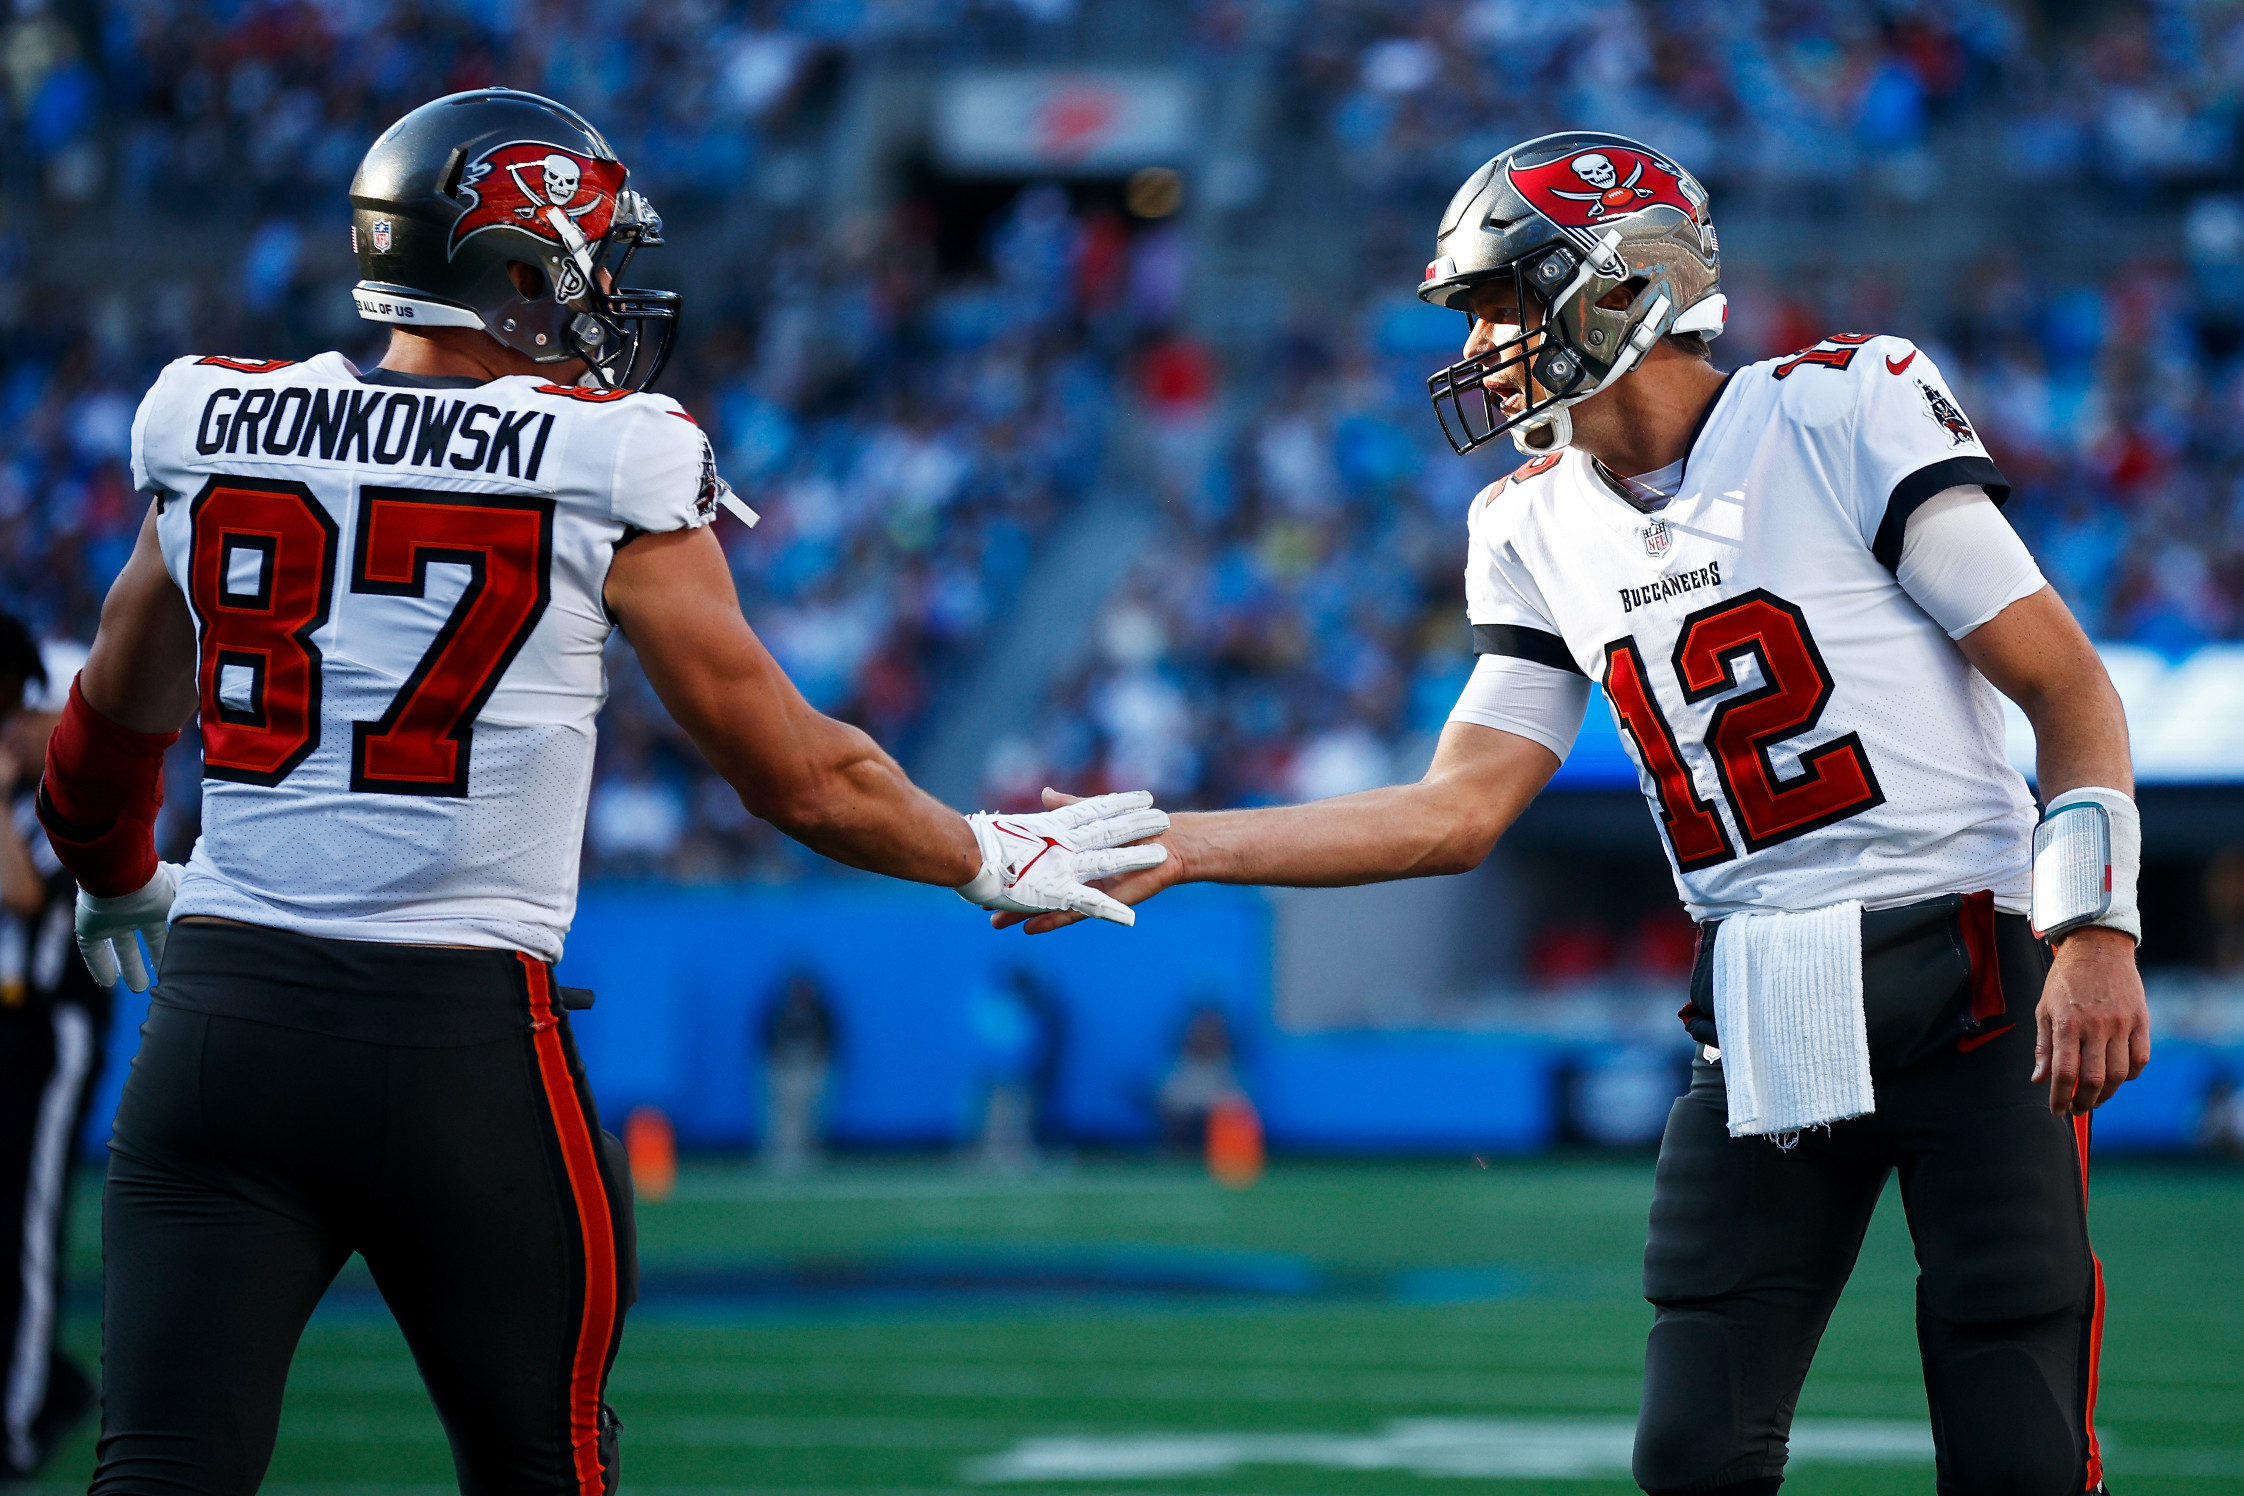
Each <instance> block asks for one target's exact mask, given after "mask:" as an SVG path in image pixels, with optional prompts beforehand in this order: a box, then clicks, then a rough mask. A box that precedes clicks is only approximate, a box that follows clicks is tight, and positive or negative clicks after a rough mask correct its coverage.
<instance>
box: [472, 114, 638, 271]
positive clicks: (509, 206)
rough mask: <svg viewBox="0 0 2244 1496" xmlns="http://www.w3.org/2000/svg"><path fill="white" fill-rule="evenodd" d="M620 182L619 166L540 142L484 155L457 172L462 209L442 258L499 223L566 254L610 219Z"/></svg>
mask: <svg viewBox="0 0 2244 1496" xmlns="http://www.w3.org/2000/svg"><path fill="white" fill-rule="evenodd" d="M623 181H624V170H623V163H622V162H620V161H595V160H593V159H591V158H590V157H586V156H580V155H577V154H576V153H575V152H573V151H565V150H563V149H561V147H559V146H555V145H547V144H545V143H543V142H542V141H535V140H520V141H516V142H514V143H513V144H512V145H502V146H498V147H495V148H494V149H491V150H488V151H485V152H484V153H483V154H482V155H481V156H479V157H477V158H476V159H475V160H474V161H472V162H470V163H469V164H468V166H467V168H466V170H464V171H462V172H461V173H460V189H459V190H460V196H461V197H463V198H465V199H466V200H467V210H466V211H465V212H463V213H462V214H460V216H459V219H458V221H457V222H455V223H454V224H453V225H452V237H451V239H450V240H449V241H448V242H447V243H446V245H445V248H444V253H445V257H446V258H447V259H449V258H450V257H451V256H452V255H453V254H455V253H457V252H458V250H459V247H460V245H461V244H462V243H464V242H466V240H467V239H468V238H469V237H470V236H471V235H474V234H479V233H481V232H483V230H485V229H492V228H498V227H500V226H501V225H502V224H503V225H508V226H511V227H514V228H518V229H523V230H526V231H528V232H530V233H533V234H536V235H538V236H539V237H540V238H545V239H551V240H552V241H553V242H554V243H556V244H559V245H561V246H563V247H564V248H567V249H569V250H572V251H573V250H576V249H578V248H579V247H581V246H582V245H584V244H586V243H595V244H596V243H598V242H599V241H600V239H601V238H602V237H603V236H604V235H605V234H606V233H607V232H608V225H609V223H610V222H612V221H613V220H614V218H615V216H616V194H617V193H618V192H620V191H621V190H622V189H623ZM563 299H564V300H565V299H567V298H563Z"/></svg>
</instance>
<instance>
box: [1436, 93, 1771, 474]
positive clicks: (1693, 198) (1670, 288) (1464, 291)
mask: <svg viewBox="0 0 2244 1496" xmlns="http://www.w3.org/2000/svg"><path fill="white" fill-rule="evenodd" d="M1721 279H1722V277H1721V256H1720V251H1719V248H1718V246H1717V244H1716V242H1715V237H1714V220H1713V218H1712V217H1711V215H1710V214H1709V212H1708V210H1707V196H1706V189H1705V188H1704V187H1701V186H1700V185H1699V183H1698V181H1697V179H1696V178H1694V177H1693V176H1692V175H1691V174H1690V173H1689V172H1687V171H1685V170H1684V169H1683V168H1682V167H1680V166H1677V165H1676V164H1675V163H1674V162H1672V161H1670V160H1668V159H1667V158H1666V157H1665V156H1662V155H1661V154H1660V153H1659V152H1657V151H1655V150H1653V149H1651V148H1650V147H1649V146H1645V145H1640V144H1638V143H1637V142H1636V141H1633V140H1630V139H1628V138H1626V137H1625V136H1620V135H1605V134H1600V133H1597V132H1595V131H1589V130H1572V131H1567V132H1565V133H1563V134H1558V135H1544V136H1539V137H1537V138H1536V139H1534V140H1530V141H1527V142H1526V143H1524V144H1521V145H1515V146H1513V147H1512V148H1511V149H1510V150H1508V151H1506V152H1504V153H1503V154H1502V155H1500V156H1498V157H1496V158H1495V159H1494V160H1492V161H1490V162H1488V163H1487V164H1485V165H1484V166H1482V167H1481V168H1480V170H1478V171H1476V172H1474V173H1473V174H1472V176H1471V177H1470V178H1468V179H1467V180H1466V182H1465V185H1464V186H1462V187H1460V188H1458V189H1457V195H1456V196H1455V197H1453V198H1451V199H1450V202H1449V210H1448V211H1447V212H1446V213H1444V214H1443V215H1442V220H1441V229H1440V231H1439V232H1438V233H1437V234H1436V236H1435V239H1434V258H1433V262H1432V263H1431V264H1429V265H1427V267H1426V271H1425V275H1424V276H1423V277H1422V278H1421V280H1420V282H1419V286H1418V295H1419V298H1420V299H1421V300H1424V301H1429V302H1431V303H1433V304H1434V305H1435V306H1444V307H1450V308H1452V309H1454V310H1457V311H1462V312H1465V313H1466V314H1467V315H1468V316H1469V315H1471V309H1472V304H1473V299H1474V296H1475V295H1476V293H1477V292H1478V291H1479V289H1480V288H1481V287H1482V286H1484V285H1486V284H1487V283H1488V282H1491V281H1500V282H1505V283H1506V285H1505V287H1504V288H1505V289H1508V290H1509V292H1510V294H1511V297H1512V301H1511V305H1512V307H1513V308H1515V309H1516V310H1515V312H1514V315H1516V316H1517V318H1518V321H1517V323H1516V325H1513V326H1511V327H1509V328H1506V329H1501V330H1500V335H1499V338H1498V341H1497V343H1496V345H1495V346H1494V347H1492V348H1490V349H1489V350H1488V351H1487V352H1485V353H1483V354H1480V355H1479V356H1478V357H1475V358H1469V359H1465V360H1462V361H1461V362H1458V363H1454V364H1451V365H1450V366H1449V367H1448V368H1446V369H1443V370H1442V371H1441V372H1440V373H1438V374H1435V375H1433V376H1432V377H1431V378H1429V379H1428V380H1427V381H1426V389H1427V393H1428V394H1429V395H1430V396H1431V397H1432V399H1433V402H1434V415H1435V418H1436V419H1438V420H1439V421H1440V422H1441V428H1442V434H1443V435H1444V436H1446V437H1448V438H1449V444H1450V446H1451V447H1453V448H1455V449H1456V451H1457V452H1458V454H1459V455H1460V456H1462V455H1463V454H1464V453H1467V452H1470V451H1473V450H1474V449H1475V448H1477V447H1480V446H1482V445H1484V444H1486V443H1487V442H1490V441H1493V440H1495V438H1496V437H1497V436H1499V435H1501V434H1503V433H1505V432H1509V433H1511V438H1512V441H1513V443H1514V444H1515V445H1517V446H1518V447H1519V449H1520V450H1521V451H1522V452H1525V453H1528V454H1529V455H1530V456H1533V455H1535V454H1538V453H1543V452H1551V451H1555V450H1556V449H1558V448H1560V447H1563V446H1565V445H1566V444H1567V443H1568V442H1570V441H1572V440H1573V418H1572V417H1571V416H1570V415H1568V414H1567V411H1568V408H1569V407H1571V406H1574V405H1578V404H1580V403H1581V402H1582V401H1584V400H1587V399H1588V398H1589V397H1590V396H1592V395H1594V394H1596V393H1597V392H1598V391H1599V390H1602V389H1604V388H1606V387H1607V386H1609V385H1611V384H1612V383H1613V381H1614V380H1616V379H1619V378H1620V377H1621V376H1622V375H1623V374H1626V373H1627V372H1628V371H1629V370H1631V369H1633V368H1635V367H1636V365H1637V363H1638V361H1639V360H1641V359H1642V358H1643V357H1644V355H1645V353H1646V352H1648V351H1649V350H1650V349H1651V346H1652V344H1653V343H1654V342H1656V341H1658V340H1659V339H1660V338H1662V337H1664V336H1666V335H1667V334H1669V333H1686V332H1695V333H1698V334H1700V335H1701V336H1703V337H1709V338H1712V337H1717V336H1719V335H1720V334H1721V331H1722V324H1723V320H1724V318H1725V316H1726V315H1727V312H1728V306H1729V303H1728V301H1727V300H1726V299H1725V298H1724V297H1723V295H1722V293H1721ZM1628 287H1633V288H1634V290H1633V292H1632V294H1631V296H1630V299H1629V302H1628V304H1627V305H1626V306H1624V307H1604V306H1600V305H1599V303H1600V302H1601V301H1603V300H1604V299H1605V298H1606V297H1608V296H1610V295H1611V294H1612V293H1613V292H1614V291H1616V290H1619V289H1623V288H1628ZM1514 369H1516V370H1517V371H1518V383H1519V386H1520V388H1521V390H1522V392H1523V393H1524V395H1525V396H1526V399H1525V408H1524V409H1522V410H1521V411H1520V413H1519V414H1517V415H1513V416H1506V415H1505V414H1504V409H1503V405H1502V402H1501V401H1500V399H1499V398H1498V396H1497V394H1496V392H1495V391H1493V390H1491V389H1489V388H1488V386H1487V385H1486V383H1484V381H1486V380H1487V379H1489V378H1490V377H1491V376H1494V375H1497V374H1499V373H1502V372H1504V371H1506V370H1514Z"/></svg>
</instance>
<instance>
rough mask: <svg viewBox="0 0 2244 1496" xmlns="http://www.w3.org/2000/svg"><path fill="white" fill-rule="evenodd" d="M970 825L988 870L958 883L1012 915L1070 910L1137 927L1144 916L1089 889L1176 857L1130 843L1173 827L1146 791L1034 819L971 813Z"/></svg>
mask: <svg viewBox="0 0 2244 1496" xmlns="http://www.w3.org/2000/svg"><path fill="white" fill-rule="evenodd" d="M966 824H967V825H969V826H971V827H973V828H974V840H976V841H977V842H979V843H981V846H982V870H981V871H980V872H979V873H976V874H975V875H974V877H973V878H972V879H971V880H970V881H968V882H965V883H961V884H960V885H959V887H958V893H959V897H960V898H963V899H965V900H966V901H967V902H968V903H970V904H979V905H981V906H982V907H983V908H984V909H1002V910H1004V911H1006V912H1008V913H1011V914H1049V913H1052V912H1055V911H1058V910H1063V909H1065V910H1072V911H1073V912H1075V913H1077V914H1087V915H1089V916H1090V917H1091V918H1093V919H1110V920H1112V921H1114V923H1116V924H1118V925H1134V924H1136V923H1137V920H1138V917H1137V913H1136V911H1135V910H1133V909H1131V908H1130V906H1129V905H1127V904H1124V903H1122V902H1121V901H1120V900H1118V899H1114V898H1110V897H1109V896H1108V895H1106V894H1103V893H1101V892H1099V891H1098V890H1097V889H1095V888H1089V887H1086V886H1085V885H1086V884H1088V883H1089V882H1090V881H1091V880H1092V879H1094V878H1111V877H1113V876H1114V875H1115V874H1117V873H1128V872H1134V871H1136V870H1137V869H1139V868H1145V867H1153V866H1155V865H1157V864H1159V863H1161V862H1163V861H1165V860H1167V858H1168V855H1169V849H1168V848H1167V847H1130V846H1124V845H1123V843H1125V842H1134V841H1142V840H1144V839H1145V838H1146V837H1149V836H1159V835H1160V834H1161V833H1162V832H1164V831H1166V830H1168V829H1169V813H1168V812H1167V811H1165V810H1155V809H1153V797H1152V796H1151V795H1149V794H1147V793H1146V792H1145V791H1144V790H1132V791H1130V792H1129V793H1128V794H1122V795H1095V796H1093V797H1092V798H1090V799H1088V800H1078V801H1076V802H1075V803H1074V804H1073V805H1063V806H1061V807H1060V808H1059V809H1058V810H1041V811H1037V812H1035V813H1034V814H1031V815H1017V816H1015V815H991V814H990V813H989V812H987V811H984V812H982V813H981V814H980V815H971V816H968V817H967V818H966Z"/></svg>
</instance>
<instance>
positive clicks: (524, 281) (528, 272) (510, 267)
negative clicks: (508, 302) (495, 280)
mask: <svg viewBox="0 0 2244 1496" xmlns="http://www.w3.org/2000/svg"><path fill="white" fill-rule="evenodd" d="M506 273H507V275H508V276H510V277H511V278H512V279H513V281H514V289H515V290H517V291H519V292H521V293H522V299H523V300H524V301H536V300H538V299H539V298H540V297H542V296H544V295H545V272H543V271H541V270H540V269H538V267H537V266H535V265H525V264H523V263H522V262H521V261H520V260H509V261H507V262H506Z"/></svg>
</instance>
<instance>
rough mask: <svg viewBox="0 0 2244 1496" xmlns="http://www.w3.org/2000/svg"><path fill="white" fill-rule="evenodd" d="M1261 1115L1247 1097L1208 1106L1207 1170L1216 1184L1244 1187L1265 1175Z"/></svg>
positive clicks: (1238, 1188) (1235, 1097)
mask: <svg viewBox="0 0 2244 1496" xmlns="http://www.w3.org/2000/svg"><path fill="white" fill-rule="evenodd" d="M1262 1164H1263V1152H1262V1118H1261V1116H1260V1115H1258V1114H1257V1113H1256V1111H1255V1109H1254V1103H1253V1102H1251V1101H1249V1100H1247V1098H1246V1097H1244V1096H1234V1097H1232V1098H1230V1099H1229V1100H1227V1101H1219V1102H1217V1103H1216V1104H1215V1105H1214V1106H1213V1107H1210V1108H1209V1109H1208V1172H1209V1173H1210V1174H1212V1175H1214V1176H1215V1180H1216V1183H1218V1184H1222V1185H1227V1186H1229V1187H1230V1188H1232V1189H1235V1190H1243V1189H1245V1188H1246V1187H1247V1186H1248V1185H1250V1184H1253V1183H1254V1182H1255V1181H1256V1180H1257V1179H1260V1178H1261V1177H1262Z"/></svg>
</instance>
